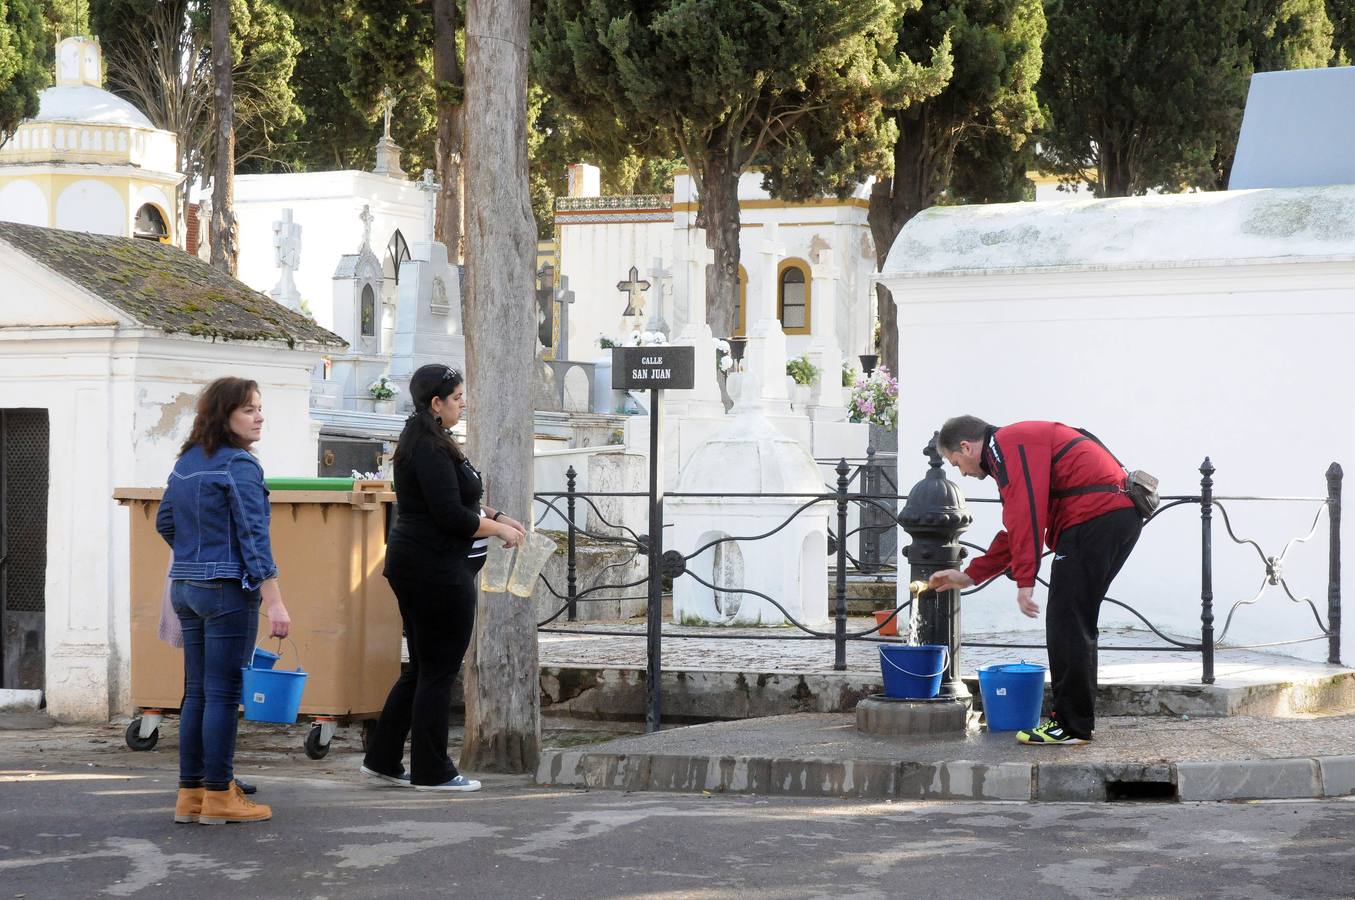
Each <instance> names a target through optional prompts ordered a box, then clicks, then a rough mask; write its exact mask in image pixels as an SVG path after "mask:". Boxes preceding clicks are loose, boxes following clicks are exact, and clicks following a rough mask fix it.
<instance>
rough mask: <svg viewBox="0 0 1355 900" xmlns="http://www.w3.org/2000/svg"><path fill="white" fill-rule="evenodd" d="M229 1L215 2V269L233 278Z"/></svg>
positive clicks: (235, 254)
mask: <svg viewBox="0 0 1355 900" xmlns="http://www.w3.org/2000/svg"><path fill="white" fill-rule="evenodd" d="M233 65H234V64H233V63H232V61H231V4H230V0H212V77H213V81H214V82H215V87H214V89H213V90H214V95H213V99H214V108H215V113H216V116H215V118H216V159H215V163H214V165H213V170H212V226H211V232H212V234H211V238H212V265H213V266H214V267H215V268H218V269H221V270H222V271H223V272H227V273H229V274H231V275H234V274H235V267H236V263H237V261H238V256H239V252H240V251H239V247H238V245H237V243H236V237H237V235H236V222H235V83H234V80H233V77H232V74H231V72H232V68H233Z"/></svg>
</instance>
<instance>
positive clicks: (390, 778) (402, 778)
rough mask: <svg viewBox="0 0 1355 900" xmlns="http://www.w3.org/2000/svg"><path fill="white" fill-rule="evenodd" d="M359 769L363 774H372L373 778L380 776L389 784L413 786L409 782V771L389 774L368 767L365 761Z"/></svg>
mask: <svg viewBox="0 0 1355 900" xmlns="http://www.w3.org/2000/svg"><path fill="white" fill-rule="evenodd" d="M358 771H359V772H361V773H362V774H363V775H370V776H372V777H373V778H379V779H381V780H382V781H384V782H387V783H388V784H393V785H395V786H396V787H413V785H412V784H410V783H409V773H408V772H404V773H402V774H400V775H387V774H386V773H385V772H378V771H377V770H376V769H369V768H367V765H366V764H365V763H364V764H363V765H361V766H359V767H358Z"/></svg>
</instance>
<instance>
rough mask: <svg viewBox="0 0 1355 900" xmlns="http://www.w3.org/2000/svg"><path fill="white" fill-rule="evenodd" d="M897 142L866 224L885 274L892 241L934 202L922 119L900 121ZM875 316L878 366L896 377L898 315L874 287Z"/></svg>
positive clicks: (932, 162) (884, 292) (932, 157)
mask: <svg viewBox="0 0 1355 900" xmlns="http://www.w3.org/2000/svg"><path fill="white" fill-rule="evenodd" d="M898 124H899V138H898V141H897V142H896V143H895V144H894V174H893V176H892V177H889V178H880V179H878V180H877V181H876V182H875V186H874V187H873V188H872V189H871V192H870V208H869V209H868V210H867V212H866V221H867V223H868V224H869V225H870V236H871V238H872V240H873V241H874V243H875V266H876V269H877V270H878V269H883V268H884V264H885V260H886V259H888V258H889V250H890V248H892V247H893V246H894V240H895V239H896V238H897V237H898V236H899V232H900V231H902V230H903V226H905V225H907V224H908V222H909V220H911V219H912V218H913V216H915V215H917V214H918V213H920V212H921V211H922V210H924V209H926V208H927V207H928V206H930V205H931V204H932V202H933V200H935V185H936V184H937V182H938V178H937V173H936V165H937V162H936V153H935V152H934V150H933V148H932V147H931V141H930V140H929V137H930V135H929V134H928V131H927V123H926V121H925V117H920V116H899V117H898ZM875 304H876V306H875V308H876V315H877V316H878V317H879V320H880V345H879V355H880V359H879V363H880V364H881V365H884V366H886V367H887V368H888V369H889V371H890V373H891V374H893V375H894V376H896V377H897V376H898V374H899V329H898V310H897V309H896V308H895V305H894V299H893V297H892V296H891V295H890V293H889V290H888V288H886V287H885V286H884V285H883V284H877V285H876V286H875Z"/></svg>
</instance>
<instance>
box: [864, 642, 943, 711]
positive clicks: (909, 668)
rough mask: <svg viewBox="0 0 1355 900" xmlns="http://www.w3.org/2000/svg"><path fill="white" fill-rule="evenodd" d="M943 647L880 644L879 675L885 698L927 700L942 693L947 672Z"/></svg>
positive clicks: (941, 645)
mask: <svg viewBox="0 0 1355 900" xmlns="http://www.w3.org/2000/svg"><path fill="white" fill-rule="evenodd" d="M948 649H949V648H947V647H946V645H945V644H917V645H913V644H881V645H880V673H881V674H882V675H883V676H884V681H885V696H886V697H889V698H891V699H893V700H930V699H931V698H933V697H935V696H936V695H937V693H939V692H940V690H941V676H942V675H944V674H945V673H946V666H947V664H948V662H949V660H948V659H947V656H948Z"/></svg>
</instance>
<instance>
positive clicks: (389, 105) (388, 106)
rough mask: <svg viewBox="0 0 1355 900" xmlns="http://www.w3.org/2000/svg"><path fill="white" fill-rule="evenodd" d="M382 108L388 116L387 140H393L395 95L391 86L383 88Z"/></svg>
mask: <svg viewBox="0 0 1355 900" xmlns="http://www.w3.org/2000/svg"><path fill="white" fill-rule="evenodd" d="M381 108H382V110H384V111H385V116H386V134H385V138H386V140H388V141H389V140H391V113H393V112H395V95H394V94H393V93H391V89H390V88H389V87H383V88H382V89H381Z"/></svg>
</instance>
